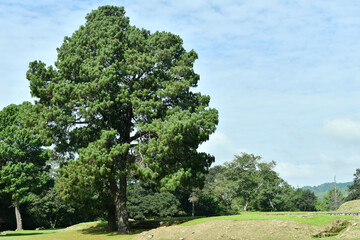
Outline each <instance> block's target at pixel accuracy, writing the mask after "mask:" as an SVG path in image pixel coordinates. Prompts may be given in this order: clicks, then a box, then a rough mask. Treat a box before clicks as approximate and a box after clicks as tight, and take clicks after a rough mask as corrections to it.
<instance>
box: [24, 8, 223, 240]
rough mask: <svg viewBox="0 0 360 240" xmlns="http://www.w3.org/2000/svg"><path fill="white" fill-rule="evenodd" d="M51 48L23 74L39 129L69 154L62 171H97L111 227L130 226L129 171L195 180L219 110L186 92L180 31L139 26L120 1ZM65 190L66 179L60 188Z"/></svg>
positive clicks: (78, 176)
mask: <svg viewBox="0 0 360 240" xmlns="http://www.w3.org/2000/svg"><path fill="white" fill-rule="evenodd" d="M57 51H58V58H57V61H56V63H55V66H54V67H53V66H50V67H46V65H45V64H44V63H43V62H41V61H34V62H31V63H30V66H29V70H28V72H27V79H28V80H29V81H30V88H31V94H32V96H33V97H36V98H37V99H38V100H37V107H38V109H40V110H41V115H40V116H39V120H40V124H39V128H41V129H43V131H42V134H43V136H44V137H46V138H47V139H49V140H51V141H52V142H53V143H55V151H56V152H58V153H62V154H63V156H67V157H68V158H69V159H73V160H71V161H70V162H69V163H68V165H67V166H65V167H64V168H63V178H67V179H72V180H71V181H73V182H74V183H82V182H84V181H87V180H89V179H91V178H92V177H91V176H90V175H92V176H96V177H95V178H96V180H95V179H93V180H94V181H96V182H97V183H98V184H101V185H102V186H103V188H104V189H105V190H104V191H107V192H108V193H109V196H111V198H112V199H113V204H114V205H115V207H116V212H117V218H118V232H119V233H125V232H128V231H129V229H128V222H127V211H126V186H127V183H126V182H127V178H128V177H129V176H133V177H136V178H138V179H140V180H147V179H151V180H154V181H156V182H158V183H159V184H160V186H161V187H162V189H174V188H176V187H177V186H179V185H181V184H192V185H201V182H202V181H203V179H204V175H203V173H205V172H206V171H207V170H208V168H209V167H210V165H211V163H212V162H213V161H214V158H213V157H212V156H210V155H209V154H206V153H201V152H198V151H197V148H198V146H199V145H200V144H201V143H203V142H204V141H207V140H208V139H209V135H210V134H211V133H213V132H214V131H215V129H216V125H217V123H218V112H217V110H216V109H212V108H209V101H210V97H209V96H206V95H202V94H200V93H197V92H193V91H192V90H193V89H194V88H195V87H197V84H198V81H199V75H198V74H196V73H195V72H194V68H193V67H194V61H195V60H196V59H197V54H196V53H195V51H193V50H191V51H186V50H185V49H184V47H183V42H182V39H181V38H180V37H179V36H177V35H174V34H172V33H168V32H154V33H150V31H148V30H145V29H139V28H137V27H135V26H132V25H130V23H129V18H128V17H126V16H125V10H124V8H122V7H115V6H102V7H99V8H98V9H97V10H94V11H92V12H91V13H89V14H88V15H87V16H86V23H85V25H83V26H80V28H79V29H78V30H77V31H75V32H74V33H73V35H72V36H71V37H65V39H64V42H63V44H62V46H61V47H60V48H58V49H57ZM49 142H50V141H49ZM77 154H78V159H76V160H75V158H76V156H77ZM75 161H77V162H78V163H76V164H75V163H72V162H75ZM71 190H73V189H67V188H66V187H65V185H64V188H63V195H66V194H67V193H69V192H70V191H71Z"/></svg>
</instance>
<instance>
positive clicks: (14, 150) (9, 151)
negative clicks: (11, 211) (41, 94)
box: [0, 102, 49, 230]
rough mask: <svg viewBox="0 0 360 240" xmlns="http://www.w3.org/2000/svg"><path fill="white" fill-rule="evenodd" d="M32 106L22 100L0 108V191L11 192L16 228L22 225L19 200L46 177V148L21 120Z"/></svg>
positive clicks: (42, 182) (24, 198)
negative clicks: (19, 103) (19, 102)
mask: <svg viewBox="0 0 360 240" xmlns="http://www.w3.org/2000/svg"><path fill="white" fill-rule="evenodd" d="M32 107H33V106H32V105H31V104H30V103H29V102H24V103H23V104H21V105H15V104H11V105H9V106H7V107H5V108H4V109H2V110H1V111H0V193H6V194H9V195H11V198H12V200H13V204H14V207H15V215H16V222H17V229H18V230H21V229H22V219H21V213H20V204H22V203H24V202H26V201H28V200H29V193H30V192H32V191H36V190H38V189H40V188H41V187H42V186H43V185H45V184H46V183H47V182H48V180H49V175H48V170H49V168H48V167H47V166H46V160H47V159H48V152H47V151H46V150H44V149H43V148H42V145H43V142H42V140H41V138H40V136H39V135H38V134H36V133H35V132H33V131H32V130H31V129H30V128H27V127H25V126H24V124H23V118H26V117H27V114H28V113H29V112H30V111H31V108H32Z"/></svg>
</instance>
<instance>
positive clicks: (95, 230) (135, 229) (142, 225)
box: [81, 218, 192, 236]
mask: <svg viewBox="0 0 360 240" xmlns="http://www.w3.org/2000/svg"><path fill="white" fill-rule="evenodd" d="M191 219H192V218H184V219H176V220H135V221H130V222H129V224H130V231H131V232H130V234H139V233H142V232H144V231H149V230H151V229H154V228H158V227H161V226H171V225H178V224H181V223H184V222H187V221H189V220H191ZM81 231H82V233H84V234H91V235H101V234H106V235H108V236H114V235H117V232H116V231H114V232H109V231H108V229H107V224H106V223H99V224H97V225H96V226H92V227H89V228H85V229H82V230H81Z"/></svg>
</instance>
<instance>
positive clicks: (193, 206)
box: [191, 202, 195, 216]
mask: <svg viewBox="0 0 360 240" xmlns="http://www.w3.org/2000/svg"><path fill="white" fill-rule="evenodd" d="M194 215H195V202H192V212H191V216H194Z"/></svg>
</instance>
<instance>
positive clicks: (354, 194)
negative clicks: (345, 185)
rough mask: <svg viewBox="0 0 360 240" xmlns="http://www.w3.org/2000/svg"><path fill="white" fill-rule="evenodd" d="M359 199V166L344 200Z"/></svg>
mask: <svg viewBox="0 0 360 240" xmlns="http://www.w3.org/2000/svg"><path fill="white" fill-rule="evenodd" d="M356 199H360V168H358V169H356V172H355V173H354V181H353V184H352V185H350V186H349V195H348V196H347V198H346V201H350V200H356Z"/></svg>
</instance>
